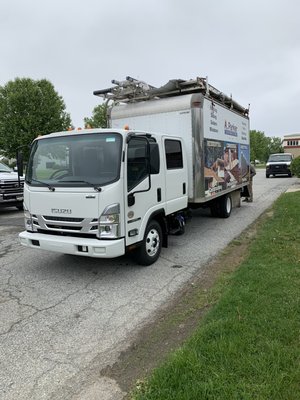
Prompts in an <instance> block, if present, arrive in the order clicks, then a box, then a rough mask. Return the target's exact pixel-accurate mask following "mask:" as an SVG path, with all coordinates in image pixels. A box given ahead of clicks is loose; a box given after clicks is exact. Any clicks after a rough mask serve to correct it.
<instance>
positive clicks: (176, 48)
mask: <svg viewBox="0 0 300 400" xmlns="http://www.w3.org/2000/svg"><path fill="white" fill-rule="evenodd" d="M299 16H300V1H299V0H251V1H245V0H215V1H213V0H1V3H0V57H1V61H0V72H1V74H0V85H4V84H6V83H7V82H8V81H9V80H14V79H15V78H16V77H29V78H32V79H41V78H46V79H48V80H50V81H51V82H52V83H53V85H54V86H55V89H56V91H57V92H58V93H59V94H60V95H61V96H62V97H63V98H64V100H65V103H66V107H67V111H68V112H69V113H70V114H71V118H72V121H73V124H74V125H75V126H76V127H78V126H83V118H84V117H90V116H91V115H92V110H93V108H94V107H95V106H96V105H97V104H99V103H101V99H100V98H98V97H95V96H93V91H94V90H96V89H103V88H106V87H109V86H111V80H112V79H117V80H123V79H125V77H126V76H127V75H130V76H133V77H135V78H138V79H141V80H144V81H146V82H147V83H150V84H152V85H154V86H162V85H164V84H165V83H167V81H169V80H170V79H177V78H178V79H179V78H180V79H194V78H196V77H197V76H201V77H205V76H208V80H209V83H210V84H212V85H213V86H215V87H216V88H217V89H219V90H221V91H222V92H224V93H225V94H227V95H230V94H232V96H233V98H234V99H235V100H236V101H237V102H238V103H240V104H241V105H243V106H245V107H246V106H248V103H250V123H251V129H256V130H260V131H264V132H265V134H266V135H267V136H279V137H282V136H283V135H284V134H287V133H294V132H299V131H300V107H299V103H300V76H299V74H300V69H299V64H300V23H299Z"/></svg>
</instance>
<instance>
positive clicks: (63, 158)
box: [26, 132, 122, 187]
mask: <svg viewBox="0 0 300 400" xmlns="http://www.w3.org/2000/svg"><path fill="white" fill-rule="evenodd" d="M121 148H122V137H121V135H120V134H118V133H107V132H106V133H92V134H76V135H68V136H61V137H49V138H45V139H40V140H37V141H35V142H34V144H33V147H32V151H31V155H30V159H29V162H28V168H27V173H26V182H27V183H29V184H31V185H33V186H48V185H53V186H56V187H70V186H73V187H74V186H76V187H84V186H93V185H97V186H99V185H101V186H104V185H107V184H109V183H112V182H114V181H116V180H118V179H119V176H120V165H121Z"/></svg>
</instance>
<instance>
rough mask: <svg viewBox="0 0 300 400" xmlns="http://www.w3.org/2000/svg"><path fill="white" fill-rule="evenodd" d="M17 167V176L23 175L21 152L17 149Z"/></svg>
mask: <svg viewBox="0 0 300 400" xmlns="http://www.w3.org/2000/svg"><path fill="white" fill-rule="evenodd" d="M17 169H18V176H19V177H20V176H23V173H24V163H23V153H22V152H21V151H19V150H18V152H17Z"/></svg>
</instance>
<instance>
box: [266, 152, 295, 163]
mask: <svg viewBox="0 0 300 400" xmlns="http://www.w3.org/2000/svg"><path fill="white" fill-rule="evenodd" d="M268 161H269V162H270V161H271V162H274V161H275V162H284V161H285V162H286V161H292V156H291V155H290V154H284V153H282V154H272V155H270V157H269V160H268Z"/></svg>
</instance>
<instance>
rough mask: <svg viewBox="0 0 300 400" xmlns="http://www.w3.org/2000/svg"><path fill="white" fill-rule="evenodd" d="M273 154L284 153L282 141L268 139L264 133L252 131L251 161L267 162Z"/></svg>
mask: <svg viewBox="0 0 300 400" xmlns="http://www.w3.org/2000/svg"><path fill="white" fill-rule="evenodd" d="M272 153H283V147H282V143H281V139H280V138H277V137H272V138H271V137H267V136H265V133H264V132H261V131H255V130H252V131H250V159H251V161H254V160H261V161H267V160H268V157H269V155H270V154H272Z"/></svg>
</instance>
